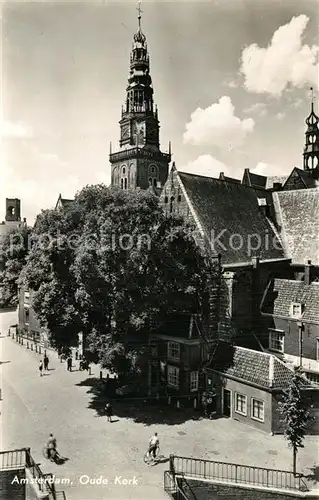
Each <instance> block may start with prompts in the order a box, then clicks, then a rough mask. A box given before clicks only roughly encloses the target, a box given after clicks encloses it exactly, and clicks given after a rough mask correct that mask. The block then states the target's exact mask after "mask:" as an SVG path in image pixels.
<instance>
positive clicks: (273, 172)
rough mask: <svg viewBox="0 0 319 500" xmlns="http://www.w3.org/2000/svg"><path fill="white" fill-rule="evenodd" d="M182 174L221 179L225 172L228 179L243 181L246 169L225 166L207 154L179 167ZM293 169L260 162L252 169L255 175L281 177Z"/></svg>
mask: <svg viewBox="0 0 319 500" xmlns="http://www.w3.org/2000/svg"><path fill="white" fill-rule="evenodd" d="M177 168H178V170H180V171H181V172H188V173H191V174H198V175H204V176H206V177H214V178H217V179H218V178H219V174H220V173H221V172H223V173H224V174H225V176H226V177H233V178H235V179H240V180H241V179H242V177H243V174H244V167H234V166H229V165H225V164H224V163H222V162H221V161H219V160H217V159H216V158H214V157H213V156H211V155H209V154H206V155H201V156H199V157H198V158H197V159H196V160H194V161H190V162H188V163H187V165H184V166H181V167H179V166H177ZM291 170H292V168H288V169H287V168H284V167H282V166H279V165H275V164H272V163H266V162H259V163H257V165H256V167H254V168H250V171H251V172H252V173H254V174H259V175H264V176H265V177H268V176H277V175H278V176H281V175H288V174H290V172H291Z"/></svg>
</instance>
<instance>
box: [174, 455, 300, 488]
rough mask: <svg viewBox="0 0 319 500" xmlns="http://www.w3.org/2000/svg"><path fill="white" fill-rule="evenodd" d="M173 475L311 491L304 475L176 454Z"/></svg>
mask: <svg viewBox="0 0 319 500" xmlns="http://www.w3.org/2000/svg"><path fill="white" fill-rule="evenodd" d="M170 472H171V474H173V475H174V474H176V475H181V476H185V477H195V478H197V479H200V478H203V479H211V480H217V481H221V482H225V483H239V484H246V485H247V484H248V485H252V486H261V487H264V488H275V489H284V490H300V491H306V490H307V486H306V484H305V482H304V481H303V475H302V474H299V473H297V474H294V473H293V472H290V471H283V470H275V469H265V468H261V467H253V466H250V465H239V464H231V463H227V462H214V461H210V460H201V459H197V458H187V457H179V456H175V455H171V456H170Z"/></svg>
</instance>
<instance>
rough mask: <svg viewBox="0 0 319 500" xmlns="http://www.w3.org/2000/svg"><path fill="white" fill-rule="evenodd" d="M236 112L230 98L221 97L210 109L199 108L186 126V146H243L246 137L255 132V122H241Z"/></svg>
mask: <svg viewBox="0 0 319 500" xmlns="http://www.w3.org/2000/svg"><path fill="white" fill-rule="evenodd" d="M234 111H235V107H234V106H233V104H232V102H231V99H230V97H228V96H223V97H221V98H220V99H219V101H218V103H214V104H212V105H211V106H209V107H208V108H205V109H202V108H197V109H196V110H195V111H194V112H193V113H192V114H191V120H190V122H189V123H187V124H186V131H185V132H184V135H183V139H184V144H192V145H195V146H204V145H210V146H211V145H215V146H219V147H225V146H229V145H230V144H231V145H232V146H233V147H234V146H238V145H241V144H242V143H243V141H244V139H245V137H246V135H247V134H248V133H249V132H251V131H252V130H253V128H254V125H255V122H254V120H253V119H252V118H245V119H244V120H241V119H240V118H238V117H237V116H235V114H234Z"/></svg>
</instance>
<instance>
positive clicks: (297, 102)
mask: <svg viewBox="0 0 319 500" xmlns="http://www.w3.org/2000/svg"><path fill="white" fill-rule="evenodd" d="M302 104H303V99H301V98H300V97H299V98H298V99H296V100H295V101H294V102H293V103H292V104H291V105H292V107H293V108H300V107H301V106H302Z"/></svg>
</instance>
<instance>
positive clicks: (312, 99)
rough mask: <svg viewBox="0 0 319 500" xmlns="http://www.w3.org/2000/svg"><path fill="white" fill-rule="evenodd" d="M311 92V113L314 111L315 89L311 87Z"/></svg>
mask: <svg viewBox="0 0 319 500" xmlns="http://www.w3.org/2000/svg"><path fill="white" fill-rule="evenodd" d="M310 92H311V111H313V101H314V93H313V87H310Z"/></svg>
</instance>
